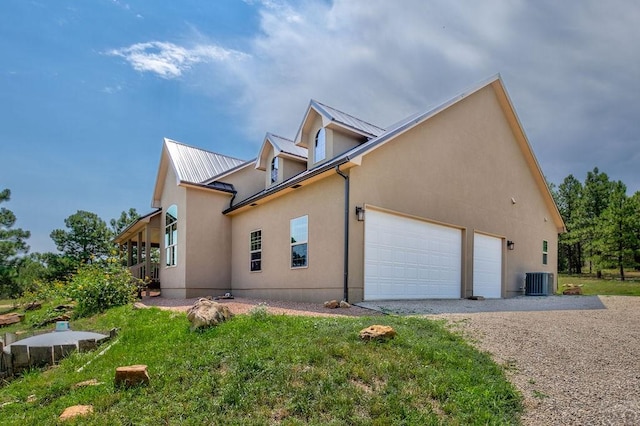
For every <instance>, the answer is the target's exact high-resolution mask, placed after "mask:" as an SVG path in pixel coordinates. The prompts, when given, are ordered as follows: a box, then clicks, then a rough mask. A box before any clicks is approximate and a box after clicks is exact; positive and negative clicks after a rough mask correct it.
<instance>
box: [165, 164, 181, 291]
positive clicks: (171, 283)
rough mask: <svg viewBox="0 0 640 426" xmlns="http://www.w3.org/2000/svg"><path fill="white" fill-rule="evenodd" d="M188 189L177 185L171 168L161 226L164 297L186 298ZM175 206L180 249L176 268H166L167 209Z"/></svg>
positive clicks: (169, 169) (166, 185)
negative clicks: (185, 259)
mask: <svg viewBox="0 0 640 426" xmlns="http://www.w3.org/2000/svg"><path fill="white" fill-rule="evenodd" d="M186 195H187V194H186V189H185V188H183V187H179V186H177V185H176V174H175V172H174V170H173V167H171V166H169V167H168V169H167V174H166V176H165V182H164V186H163V189H162V198H161V200H162V218H161V224H160V287H161V288H162V295H163V296H166V297H185V294H186V293H185V270H186V264H185V262H184V247H185V243H186V233H185V229H186V221H185V218H186V214H185V213H186V212H185V205H186ZM172 204H175V205H176V206H177V207H178V247H177V258H178V261H177V264H176V266H166V259H167V257H166V251H165V247H164V244H165V243H164V232H165V229H164V227H165V223H166V222H165V217H166V216H165V214H166V211H167V209H168V208H169V207H170V206H171V205H172Z"/></svg>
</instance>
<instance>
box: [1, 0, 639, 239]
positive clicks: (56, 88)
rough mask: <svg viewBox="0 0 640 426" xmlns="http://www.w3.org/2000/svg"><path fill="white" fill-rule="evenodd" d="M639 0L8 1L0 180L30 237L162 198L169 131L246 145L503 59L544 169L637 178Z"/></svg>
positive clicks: (631, 181)
mask: <svg viewBox="0 0 640 426" xmlns="http://www.w3.org/2000/svg"><path fill="white" fill-rule="evenodd" d="M637 22H640V3H637V2H627V1H622V0H620V1H616V0H614V1H608V2H601V1H591V0H585V1H577V0H568V1H563V2H557V1H536V2H521V1H506V0H505V1H501V0H500V1H499V0H489V1H486V2H476V1H471V0H468V1H465V0H461V1H458V2H455V3H452V2H449V1H446V0H438V1H424V0H399V1H397V2H395V1H393V2H390V1H384V0H370V1H361V2H357V1H348V0H334V1H329V0H307V1H298V2H287V1H285V0H244V1H242V0H216V1H206V0H181V1H166V0H155V1H150V0H147V1H141V0H140V1H136V0H131V1H127V0H90V1H89V0H85V1H80V0H75V1H72V0H56V1H49V0H47V1H45V0H41V1H28V0H2V2H1V3H0V52H2V56H3V59H2V61H0V188H4V187H8V188H10V189H11V191H12V199H11V201H10V202H9V203H8V204H6V207H8V208H10V209H11V210H12V211H13V212H14V213H16V215H17V217H18V224H17V226H20V227H22V228H24V229H28V230H30V231H31V232H32V237H31V239H30V240H29V243H30V245H31V251H54V250H55V247H54V245H53V243H52V242H51V240H50V238H49V234H50V232H51V231H52V230H53V229H55V228H63V227H64V219H65V218H66V217H68V216H69V215H71V214H73V213H75V212H76V211H77V210H88V211H92V212H95V213H97V214H98V215H99V216H100V217H102V218H103V219H104V220H106V221H108V220H109V219H111V218H114V217H117V216H118V215H119V213H120V212H121V211H122V210H127V209H129V208H130V207H135V208H136V209H137V210H138V211H139V212H140V213H146V212H148V211H150V210H151V209H150V200H151V193H152V189H153V185H154V182H155V177H156V173H157V166H158V161H159V158H160V150H161V144H162V138H163V137H169V138H172V139H175V140H179V141H181V142H184V143H187V144H189V145H194V146H198V147H201V148H204V149H209V150H212V151H216V152H220V153H223V154H227V155H230V156H233V157H238V158H245V159H250V158H253V157H255V155H256V154H257V151H258V149H259V147H260V145H261V143H262V138H263V137H264V134H265V133H266V132H268V131H269V132H274V133H277V134H282V135H283V136H286V137H290V138H293V137H294V136H295V132H296V130H297V127H298V125H299V123H300V120H301V119H302V114H303V113H304V110H305V108H306V106H307V104H308V102H309V99H310V98H315V99H317V100H319V101H321V102H323V103H326V104H329V105H331V106H334V107H336V108H338V109H341V110H343V111H345V112H349V113H351V114H353V115H355V116H358V117H360V118H362V119H365V120H367V121H370V122H372V123H374V124H377V125H379V126H382V127H384V126H387V125H389V124H391V123H393V122H395V121H397V120H399V119H401V118H403V117H405V116H408V115H410V114H413V113H415V112H418V111H422V110H425V109H427V108H429V107H431V106H433V105H435V104H438V103H440V102H442V101H444V100H446V99H448V98H450V97H453V96H454V95H456V94H458V93H459V92H461V91H463V90H464V89H465V88H466V87H469V86H472V85H474V84H475V83H477V82H479V81H481V80H483V79H485V78H487V77H489V76H491V75H493V74H495V73H497V72H500V73H501V75H502V77H503V79H504V81H505V83H506V85H507V89H508V90H509V93H510V95H511V98H512V100H513V102H514V104H515V106H516V109H517V111H518V114H519V116H520V119H521V121H522V124H523V126H524V128H525V131H526V132H527V135H528V136H529V140H530V143H531V145H532V147H533V149H534V152H535V153H536V156H537V158H538V161H539V162H540V165H541V167H542V169H543V172H544V173H545V175H547V177H548V178H549V179H550V180H551V181H553V182H555V183H560V182H561V181H562V179H564V177H566V176H567V175H568V174H574V175H575V176H576V177H577V178H579V179H580V180H583V179H584V176H585V175H586V173H587V171H589V170H591V169H592V168H593V167H595V166H598V167H599V168H600V170H601V171H604V172H606V173H608V174H609V176H610V177H611V178H612V179H616V180H617V179H620V180H622V181H623V182H625V183H626V184H627V186H628V189H629V192H630V193H632V192H635V191H637V190H640V174H639V173H638V171H637V170H638V165H639V164H640V140H639V138H640V136H639V135H640V119H638V117H640V101H638V94H640V49H638V48H637V46H638V44H639V43H640V29H639V27H638V25H637Z"/></svg>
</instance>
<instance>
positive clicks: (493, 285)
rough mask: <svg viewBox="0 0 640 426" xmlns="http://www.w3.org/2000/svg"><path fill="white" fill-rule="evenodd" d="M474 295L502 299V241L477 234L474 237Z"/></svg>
mask: <svg viewBox="0 0 640 426" xmlns="http://www.w3.org/2000/svg"><path fill="white" fill-rule="evenodd" d="M473 294H474V296H484V297H489V298H500V297H502V239H501V238H496V237H491V236H488V235H484V234H479V233H475V234H474V236H473Z"/></svg>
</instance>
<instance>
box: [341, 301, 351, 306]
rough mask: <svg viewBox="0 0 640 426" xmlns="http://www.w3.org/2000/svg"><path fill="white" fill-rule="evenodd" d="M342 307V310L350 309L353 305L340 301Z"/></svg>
mask: <svg viewBox="0 0 640 426" xmlns="http://www.w3.org/2000/svg"><path fill="white" fill-rule="evenodd" d="M340 307H341V308H350V307H351V305H350V304H349V302H346V301H344V300H341V301H340Z"/></svg>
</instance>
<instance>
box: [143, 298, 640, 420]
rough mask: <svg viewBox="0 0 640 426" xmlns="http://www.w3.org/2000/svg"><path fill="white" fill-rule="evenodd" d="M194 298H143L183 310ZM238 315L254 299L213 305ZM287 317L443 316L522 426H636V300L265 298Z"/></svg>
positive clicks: (639, 363) (639, 320) (639, 403)
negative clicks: (518, 411) (479, 356)
mask: <svg viewBox="0 0 640 426" xmlns="http://www.w3.org/2000/svg"><path fill="white" fill-rule="evenodd" d="M195 300H196V299H188V300H175V299H164V298H151V299H146V300H144V302H145V303H146V304H148V305H155V306H159V307H162V308H165V309H177V310H183V311H186V310H187V309H188V308H189V307H190V306H192V305H193V303H194V302H195ZM221 302H224V303H225V304H227V305H228V306H229V308H230V309H231V311H232V312H234V313H244V312H247V311H249V310H250V309H251V308H253V307H254V306H256V305H257V304H259V303H260V301H259V300H251V299H235V300H228V301H221ZM267 303H268V306H269V311H270V312H273V313H286V314H292V315H331V316H333V315H349V316H360V315H375V314H377V315H381V312H384V313H396V314H400V315H425V316H426V317H428V318H436V319H444V320H446V321H447V322H448V324H449V325H450V327H451V329H452V330H453V331H456V332H460V333H462V334H463V335H464V336H465V337H466V338H467V339H468V340H469V341H471V342H472V343H473V344H474V345H475V346H476V347H478V348H479V349H480V350H483V351H486V352H489V353H490V354H491V355H492V357H493V359H494V360H495V361H496V362H497V363H499V364H501V365H503V366H505V368H506V371H507V375H508V376H509V379H510V380H511V381H512V382H513V383H514V384H515V385H516V386H517V387H518V389H519V390H520V391H521V392H522V394H523V395H524V404H525V411H524V414H523V417H522V421H523V424H525V425H536V426H537V425H638V424H640V297H630V296H600V297H598V296H549V297H518V298H514V299H500V300H482V301H473V300H448V301H447V300H439V301H411V302H406V301H405V302H368V303H359V304H358V305H360V306H353V307H352V308H349V309H334V310H329V309H326V308H323V307H322V306H321V305H316V304H300V303H291V302H273V301H268V302H267Z"/></svg>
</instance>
